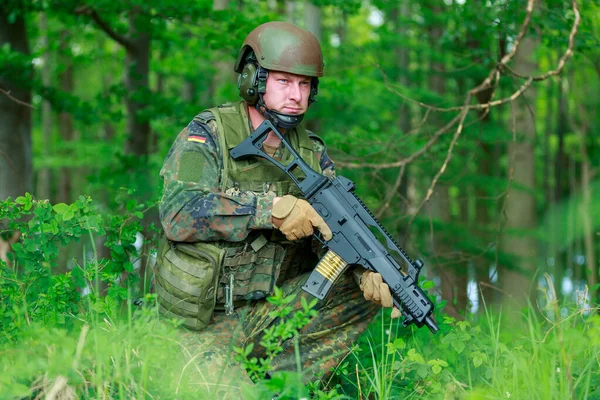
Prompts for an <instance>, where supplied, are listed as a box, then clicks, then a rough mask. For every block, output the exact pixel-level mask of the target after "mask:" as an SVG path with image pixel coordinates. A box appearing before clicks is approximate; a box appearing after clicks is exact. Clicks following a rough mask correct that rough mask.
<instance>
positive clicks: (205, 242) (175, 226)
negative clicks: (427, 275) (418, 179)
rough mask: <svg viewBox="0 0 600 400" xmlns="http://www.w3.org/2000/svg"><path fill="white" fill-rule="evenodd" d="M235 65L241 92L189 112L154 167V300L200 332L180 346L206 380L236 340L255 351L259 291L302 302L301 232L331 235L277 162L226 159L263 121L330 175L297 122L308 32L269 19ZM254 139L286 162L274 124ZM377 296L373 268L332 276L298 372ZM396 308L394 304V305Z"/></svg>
mask: <svg viewBox="0 0 600 400" xmlns="http://www.w3.org/2000/svg"><path fill="white" fill-rule="evenodd" d="M234 69H235V71H236V72H238V73H239V74H240V75H239V79H238V87H239V90H240V96H241V97H242V99H243V100H242V101H238V102H235V103H227V104H224V105H221V106H218V107H215V108H211V109H208V110H205V111H203V112H201V113H200V114H198V115H197V116H196V117H195V118H194V119H193V121H192V122H190V124H189V125H188V126H187V127H186V128H185V129H184V130H183V131H182V132H181V133H180V134H179V135H178V137H177V139H176V140H175V143H174V144H173V146H172V147H171V149H170V151H169V153H168V155H167V158H166V161H165V164H164V166H163V168H162V170H161V176H162V177H163V179H164V195H163V199H162V202H161V205H160V218H161V222H162V225H163V228H164V231H165V236H166V239H167V240H165V241H164V243H163V244H162V246H161V248H160V251H159V257H158V273H157V277H156V282H155V288H156V292H157V295H158V299H159V309H160V312H161V313H162V314H163V315H166V316H168V317H177V318H180V319H183V324H184V326H185V327H187V328H189V329H191V330H200V332H199V333H191V332H190V333H187V334H185V338H186V340H187V341H188V343H189V342H195V343H197V345H195V346H193V347H188V348H187V351H190V354H192V353H194V352H197V354H194V355H193V356H197V357H199V358H200V360H201V361H200V363H201V364H202V363H203V364H204V365H211V368H209V369H210V370H211V371H213V377H215V376H216V375H214V372H215V371H217V372H218V371H224V369H225V367H227V366H228V365H229V366H231V364H232V363H231V360H232V359H233V356H232V354H231V353H230V349H231V347H232V346H233V345H237V346H239V345H245V344H248V343H250V342H254V343H255V345H254V350H253V354H252V355H253V356H256V357H259V358H260V357H261V355H263V353H262V352H263V351H264V349H263V348H262V347H261V346H260V345H259V342H260V339H261V333H262V331H263V330H264V329H265V328H267V327H269V326H270V325H271V324H273V323H275V322H276V321H275V320H274V317H271V316H269V311H271V309H272V305H271V304H270V303H268V302H267V301H266V300H265V298H266V297H267V296H269V295H270V294H272V293H273V288H274V286H275V285H277V286H279V287H281V288H282V289H283V291H284V293H285V294H286V295H287V294H291V293H295V294H296V298H295V300H294V302H293V303H292V306H294V307H295V308H300V299H301V297H306V298H307V299H308V300H309V301H310V298H308V297H311V296H310V295H308V294H306V293H304V292H303V291H302V290H301V286H302V284H303V283H304V282H305V281H306V279H307V277H308V275H309V273H310V271H311V270H312V269H313V268H314V266H315V265H316V262H317V258H316V257H315V251H313V250H315V249H313V247H315V246H314V243H312V242H311V239H310V238H311V236H312V234H313V233H314V232H315V231H316V230H318V231H320V232H321V234H322V235H323V237H324V238H325V239H326V240H328V239H330V238H331V231H330V230H329V227H328V226H327V225H326V224H325V222H324V221H323V219H322V218H321V217H320V216H319V215H318V214H317V213H316V212H315V211H314V210H313V209H312V207H311V206H310V204H309V203H308V202H307V201H306V200H304V199H302V198H301V194H300V192H299V190H298V188H297V187H296V186H295V184H294V183H293V182H292V181H291V180H290V179H289V177H288V176H287V175H286V174H285V173H284V172H283V171H281V170H280V169H279V168H277V167H276V166H274V165H272V164H271V163H269V162H268V161H266V160H264V159H261V158H258V157H257V158H254V159H250V160H244V161H234V160H233V159H232V158H231V157H230V156H229V150H230V149H232V148H233V147H235V146H236V145H237V144H239V143H240V142H241V141H242V140H244V138H246V137H247V136H248V135H249V134H250V133H251V132H252V130H254V129H256V128H257V127H258V126H259V125H260V124H261V122H263V121H264V120H265V119H268V120H270V121H271V122H272V123H273V124H274V125H275V126H277V127H278V129H280V131H281V132H282V133H283V134H285V135H286V138H287V139H288V141H289V143H291V144H292V146H293V147H294V148H295V149H296V150H297V151H298V152H299V154H300V156H301V157H302V158H303V159H304V160H305V161H306V162H307V163H308V164H309V165H310V166H311V167H312V168H313V169H314V170H317V171H322V173H323V174H326V175H333V174H334V165H333V162H332V161H331V159H330V158H329V156H328V155H327V151H326V147H325V144H324V143H323V141H322V140H321V139H320V138H319V137H318V136H317V135H315V134H314V133H312V132H310V131H307V130H306V129H305V128H304V127H303V125H302V123H301V122H302V119H303V117H304V114H305V112H306V110H307V109H308V107H309V105H310V104H311V103H312V102H314V101H315V97H316V95H317V88H318V83H319V80H318V78H319V77H321V76H323V59H322V54H321V48H320V45H319V43H318V41H317V39H316V38H315V37H314V36H313V35H312V34H311V33H309V32H307V31H305V30H303V29H300V28H298V27H296V26H294V25H292V24H289V23H285V22H268V23H266V24H263V25H260V26H258V27H257V28H255V29H254V30H253V31H252V32H251V33H250V34H249V35H248V36H247V38H246V40H245V41H244V44H243V45H242V47H241V49H240V52H239V55H238V58H237V61H236V63H235V67H234ZM263 146H264V150H265V151H266V152H267V153H268V154H269V155H271V156H272V157H273V158H275V159H278V160H280V161H281V162H282V163H284V164H285V163H286V162H287V161H289V159H290V156H291V155H290V154H289V152H288V151H287V150H286V149H285V146H280V140H279V138H278V137H277V136H276V135H275V134H273V132H270V133H269V135H268V137H267V138H266V139H265V141H264V143H263ZM317 250H318V249H317ZM365 299H367V300H371V301H365ZM376 304H380V305H383V306H385V307H392V298H391V294H390V291H389V288H388V286H387V285H386V284H385V283H383V282H382V279H381V276H380V275H379V274H374V273H372V272H370V271H369V272H365V270H364V269H362V268H360V267H356V268H354V269H352V270H349V271H348V272H347V273H346V274H344V275H343V278H340V281H338V282H337V283H336V286H335V288H334V289H333V290H332V293H331V295H330V296H329V297H328V298H327V299H326V300H325V301H322V302H320V303H319V304H318V305H317V310H318V315H317V316H316V317H315V318H314V319H313V320H312V321H311V323H310V324H309V325H308V326H306V327H305V328H304V329H303V330H302V332H301V334H300V338H299V343H300V355H301V364H302V368H303V371H304V374H305V377H306V379H310V378H311V377H312V376H314V374H315V373H316V372H318V371H322V372H323V373H324V374H325V375H327V374H329V373H330V369H331V367H334V366H335V365H336V364H337V362H338V361H339V360H341V359H342V358H343V357H344V356H345V355H346V354H347V352H348V351H349V348H350V346H351V344H352V343H354V342H355V340H356V339H357V338H358V336H359V335H360V334H361V333H362V332H363V331H364V330H365V329H366V327H367V325H368V324H369V322H370V321H371V319H372V317H373V315H374V313H375V312H376V311H377V307H376V306H375V305H376ZM393 316H394V317H397V316H399V311H398V310H396V309H394V311H393ZM283 347H284V348H285V349H286V350H285V351H284V352H283V353H282V354H280V355H279V356H278V357H277V358H276V359H275V360H273V371H278V370H291V371H295V370H296V359H295V356H294V346H293V343H292V342H291V339H290V343H285V344H284V346H283ZM190 348H193V350H189V349H190ZM217 375H218V373H217ZM231 376H232V375H230V373H227V375H222V376H220V377H218V376H216V377H217V379H218V378H221V381H222V378H231ZM228 382H233V381H232V380H231V379H230V380H229V381H228Z"/></svg>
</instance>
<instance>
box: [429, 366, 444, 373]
mask: <svg viewBox="0 0 600 400" xmlns="http://www.w3.org/2000/svg"><path fill="white" fill-rule="evenodd" d="M431 371H432V372H433V373H434V374H435V375H437V374H439V373H440V372H442V367H441V366H439V365H437V364H436V365H434V366H432V367H431Z"/></svg>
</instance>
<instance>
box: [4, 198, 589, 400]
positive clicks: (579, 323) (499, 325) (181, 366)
mask: <svg viewBox="0 0 600 400" xmlns="http://www.w3.org/2000/svg"><path fill="white" fill-rule="evenodd" d="M123 199H124V200H123V201H122V203H120V204H121V207H120V209H119V210H118V212H117V213H116V214H115V215H107V214H106V213H101V212H100V211H99V210H97V209H96V208H95V206H94V204H93V202H92V201H91V199H90V198H88V197H84V196H81V197H80V198H79V199H78V200H77V201H76V202H75V203H73V204H70V205H66V204H57V205H54V206H52V205H51V204H49V203H47V202H45V201H38V200H36V199H34V198H32V197H31V196H30V195H26V196H23V197H19V198H17V199H16V200H15V201H13V200H11V199H8V200H7V201H5V202H2V203H0V226H6V229H4V230H3V231H1V232H0V234H2V235H5V234H8V233H9V232H10V231H13V230H18V231H19V232H21V236H22V238H21V240H20V242H19V243H17V244H14V245H13V250H14V252H13V253H12V254H11V260H10V263H9V264H6V263H3V262H1V261H0V365H1V367H0V368H1V371H2V373H0V398H2V399H5V398H6V399H21V398H28V399H34V398H63V399H71V398H84V399H87V398H98V399H113V398H114V399H131V398H138V399H141V398H160V399H186V398H190V399H197V398H215V395H213V392H212V391H211V390H210V387H208V386H206V383H205V384H204V385H203V384H200V382H199V380H198V376H199V373H198V370H197V369H196V368H195V366H194V365H193V364H194V362H193V360H194V356H193V355H190V357H188V358H186V357H183V356H182V355H183V354H184V353H185V349H184V348H183V347H182V344H181V343H182V342H181V340H180V338H179V335H180V332H181V330H180V328H178V323H177V321H161V320H160V319H159V316H158V313H157V311H156V308H155V298H154V296H153V295H151V294H145V293H143V287H144V286H141V285H139V283H140V279H143V278H140V276H139V274H137V273H136V269H135V268H134V262H135V260H136V259H137V258H140V257H142V255H140V254H139V253H138V252H137V250H136V249H135V247H134V246H133V243H134V242H135V238H136V233H137V232H140V231H141V230H142V226H141V221H142V218H143V216H144V215H143V212H144V210H147V209H148V207H149V206H150V205H148V204H137V203H136V202H132V201H130V200H125V199H127V196H123ZM100 239H102V240H100ZM149 240H150V241H152V240H153V239H149ZM77 241H79V242H80V244H81V245H80V248H81V249H82V251H81V255H80V256H78V257H73V259H72V262H70V267H69V268H65V266H61V265H57V260H58V255H59V253H60V252H61V251H63V250H64V248H65V246H67V245H69V244H70V243H72V242H77ZM101 242H104V244H103V245H104V246H106V247H107V248H108V249H109V250H110V255H109V256H107V257H100V256H99V255H98V253H99V252H98V251H97V249H96V246H97V243H101ZM142 258H143V257H142ZM140 287H142V290H141V291H140V289H139V288H140ZM549 298H552V299H556V298H557V297H556V295H555V294H554V296H550V297H549ZM289 300H290V299H289V298H284V297H282V296H281V295H279V296H277V295H276V296H274V297H273V298H271V299H270V301H271V302H273V303H274V304H278V305H280V306H281V307H279V308H278V310H279V311H278V312H280V313H282V315H281V317H282V318H281V320H282V321H283V322H282V324H281V325H280V326H277V327H274V328H273V329H272V332H269V335H266V339H265V340H266V341H265V343H263V344H262V345H263V346H265V347H266V348H268V349H269V352H268V354H269V355H270V357H271V358H272V357H274V356H276V355H277V353H278V352H279V351H281V343H283V341H284V340H287V339H289V338H294V337H295V335H297V332H298V330H299V329H301V328H302V326H304V324H306V323H308V322H309V320H310V318H311V316H312V315H314V311H313V309H312V308H313V307H314V303H310V304H309V303H306V304H303V310H301V312H300V313H299V314H298V313H296V314H293V315H292V314H291V311H290V310H288V309H287V308H286V307H285V305H286V301H288V302H289ZM510 306H512V305H510V304H506V305H505V307H507V309H508V307H510ZM569 306H570V305H569V304H563V303H561V304H559V303H558V302H557V301H556V300H553V301H548V302H547V303H546V305H545V308H543V309H542V310H537V309H535V308H534V307H527V308H525V309H523V310H520V311H519V312H514V311H512V312H507V310H504V312H503V311H502V310H496V309H492V308H485V309H484V312H483V313H481V314H478V315H469V316H467V319H466V320H456V319H453V318H450V317H448V316H444V315H443V309H442V310H440V308H439V307H438V310H437V315H436V318H437V320H438V323H439V325H440V328H441V329H440V331H439V332H438V333H437V334H436V335H432V334H431V333H430V332H429V331H427V330H426V329H418V328H415V327H414V326H413V327H411V328H408V329H407V328H403V327H402V326H401V324H400V323H399V322H398V321H392V320H391V319H390V318H389V315H388V314H389V310H387V311H382V313H381V314H380V315H379V316H378V317H376V318H375V320H374V321H373V323H372V324H371V326H370V328H369V330H368V332H367V333H366V334H365V335H363V336H362V337H361V339H360V340H359V342H358V343H356V344H352V343H349V344H348V346H349V347H351V349H352V351H351V352H350V353H349V354H348V356H347V357H346V358H345V359H344V360H343V361H342V362H341V363H340V364H339V365H338V366H337V367H336V368H335V370H334V371H332V374H331V377H329V378H327V379H323V380H321V381H316V382H312V383H310V384H308V385H305V384H303V383H302V381H301V378H300V374H298V373H297V372H296V371H291V372H289V373H277V374H273V376H271V377H270V379H265V372H266V371H268V368H269V365H270V360H269V358H267V359H264V360H257V359H247V357H246V356H247V355H248V354H249V351H248V347H246V348H238V349H237V351H238V356H239V358H240V361H241V362H242V364H243V365H245V366H246V368H247V369H248V371H249V373H250V375H251V376H252V377H253V378H254V380H255V383H254V384H253V385H251V386H244V385H242V384H241V383H240V387H238V388H236V389H239V390H240V391H241V392H243V393H244V398H248V399H262V398H272V397H273V396H274V395H275V394H278V395H279V397H278V399H281V400H282V399H299V398H306V399H308V398H311V397H312V398H318V399H410V398H433V399H437V398H439V399H500V398H502V399H505V398H512V399H540V400H541V399H544V400H545V399H575V398H576V399H600V316H598V313H597V310H581V309H578V308H577V307H575V306H574V305H572V306H571V308H570V310H571V311H570V313H568V314H567V315H566V316H565V314H564V313H563V312H562V311H561V309H564V308H567V309H569ZM286 312H287V314H285V313H286ZM283 314H285V315H283ZM250 350H251V348H250ZM216 384H218V383H216ZM220 398H232V397H220Z"/></svg>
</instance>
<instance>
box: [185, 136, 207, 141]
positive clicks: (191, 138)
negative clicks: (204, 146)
mask: <svg viewBox="0 0 600 400" xmlns="http://www.w3.org/2000/svg"><path fill="white" fill-rule="evenodd" d="M188 142H196V143H205V142H206V138H205V137H204V136H200V135H189V136H188Z"/></svg>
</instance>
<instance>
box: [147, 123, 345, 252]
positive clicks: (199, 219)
mask: <svg viewBox="0 0 600 400" xmlns="http://www.w3.org/2000/svg"><path fill="white" fill-rule="evenodd" d="M218 141H219V132H218V128H217V125H216V123H215V122H214V121H210V122H209V123H208V124H203V123H201V122H199V121H198V120H196V119H194V120H192V122H190V124H189V125H188V126H187V127H186V128H184V129H183V130H182V131H181V132H180V133H179V135H178V136H177V139H176V140H175V142H174V143H173V146H172V147H171V149H170V150H169V153H168V154H167V158H166V160H165V163H164V165H163V168H162V169H161V172H160V175H161V176H162V177H163V180H164V191H163V198H162V201H161V203H160V206H159V212H160V220H161V223H162V226H163V229H164V231H165V235H166V236H167V238H169V239H170V240H172V241H176V242H204V241H217V240H224V241H230V242H238V241H242V240H244V239H245V238H246V237H247V236H248V234H249V233H250V231H252V230H253V229H272V227H273V226H272V223H271V211H272V204H273V198H274V194H270V193H267V194H256V193H252V192H245V193H240V194H236V195H235V196H234V195H229V194H227V193H222V192H221V191H220V183H221V182H220V180H221V170H222V168H223V156H222V155H221V150H220V149H221V147H220V146H219V143H218ZM313 145H314V150H315V154H316V156H317V159H318V160H319V164H320V166H321V169H322V172H323V173H324V174H326V175H330V176H333V175H334V164H333V162H332V160H331V158H329V156H328V155H327V152H326V148H325V146H324V145H323V144H322V143H321V142H320V141H319V140H313ZM282 151H286V150H285V148H284V147H283V146H281V147H280V148H279V149H278V150H277V152H276V153H275V156H274V157H275V158H278V157H280V156H281V154H278V153H280V152H282ZM190 165H193V166H194V167H193V168H189V166H190Z"/></svg>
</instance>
